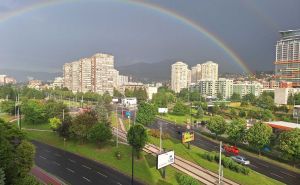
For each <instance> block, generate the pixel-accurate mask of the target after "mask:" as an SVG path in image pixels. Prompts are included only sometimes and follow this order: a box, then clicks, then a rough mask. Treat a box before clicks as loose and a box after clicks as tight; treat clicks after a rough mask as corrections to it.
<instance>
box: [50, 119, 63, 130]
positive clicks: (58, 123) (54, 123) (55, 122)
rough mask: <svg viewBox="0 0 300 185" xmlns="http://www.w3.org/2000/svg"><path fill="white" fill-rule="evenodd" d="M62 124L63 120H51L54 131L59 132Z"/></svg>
mask: <svg viewBox="0 0 300 185" xmlns="http://www.w3.org/2000/svg"><path fill="white" fill-rule="evenodd" d="M61 124H62V122H61V120H60V119H59V118H57V117H54V118H50V119H49V125H50V128H51V129H52V130H57V129H58V128H59V127H60V126H61Z"/></svg>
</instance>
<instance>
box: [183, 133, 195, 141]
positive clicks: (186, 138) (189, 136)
mask: <svg viewBox="0 0 300 185" xmlns="http://www.w3.org/2000/svg"><path fill="white" fill-rule="evenodd" d="M194 139H195V134H194V132H182V138H181V140H182V143H187V142H190V141H194Z"/></svg>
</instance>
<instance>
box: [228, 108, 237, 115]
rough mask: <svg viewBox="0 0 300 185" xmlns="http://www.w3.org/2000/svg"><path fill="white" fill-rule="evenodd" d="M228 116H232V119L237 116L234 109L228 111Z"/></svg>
mask: <svg viewBox="0 0 300 185" xmlns="http://www.w3.org/2000/svg"><path fill="white" fill-rule="evenodd" d="M229 113H230V115H231V116H232V117H236V116H237V112H236V110H235V109H232V108H231V109H230V112H229Z"/></svg>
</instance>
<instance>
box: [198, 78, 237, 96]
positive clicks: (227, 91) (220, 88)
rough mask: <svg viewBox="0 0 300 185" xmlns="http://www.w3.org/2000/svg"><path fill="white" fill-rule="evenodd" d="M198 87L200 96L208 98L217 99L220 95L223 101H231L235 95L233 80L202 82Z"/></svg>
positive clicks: (223, 79)
mask: <svg viewBox="0 0 300 185" xmlns="http://www.w3.org/2000/svg"><path fill="white" fill-rule="evenodd" d="M197 86H198V89H199V92H200V94H201V95H202V96H204V97H207V98H217V97H218V94H219V95H221V96H222V99H229V98H230V97H231V95H232V93H233V80H230V79H225V78H220V79H219V80H200V81H199V82H198V85H197Z"/></svg>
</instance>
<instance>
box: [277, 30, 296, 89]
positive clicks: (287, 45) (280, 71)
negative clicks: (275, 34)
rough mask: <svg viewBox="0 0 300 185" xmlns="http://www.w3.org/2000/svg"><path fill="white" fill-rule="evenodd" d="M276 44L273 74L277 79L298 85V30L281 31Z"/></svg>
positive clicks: (294, 85)
mask: <svg viewBox="0 0 300 185" xmlns="http://www.w3.org/2000/svg"><path fill="white" fill-rule="evenodd" d="M279 33H280V40H279V41H277V44H276V60H275V75H276V78H277V80H278V81H287V82H292V84H293V87H300V30H288V31H281V32H279Z"/></svg>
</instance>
